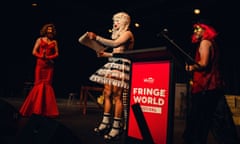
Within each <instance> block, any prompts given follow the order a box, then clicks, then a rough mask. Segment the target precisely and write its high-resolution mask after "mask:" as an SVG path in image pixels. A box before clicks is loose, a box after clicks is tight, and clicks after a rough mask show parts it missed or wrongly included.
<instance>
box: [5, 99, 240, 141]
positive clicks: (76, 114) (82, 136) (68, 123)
mask: <svg viewBox="0 0 240 144" xmlns="http://www.w3.org/2000/svg"><path fill="white" fill-rule="evenodd" d="M0 100H1V101H4V102H7V103H8V104H9V105H10V106H13V107H14V108H15V109H16V110H18V109H19V107H20V106H21V104H22V102H23V98H12V97H11V98H0ZM57 103H58V107H59V111H60V117H59V118H57V119H51V120H49V121H48V119H45V118H41V117H30V118H20V119H19V120H18V123H17V130H16V131H17V132H16V133H17V134H16V135H15V132H13V133H12V134H9V135H7V136H2V137H3V138H1V140H2V141H3V142H1V140H0V143H1V144H15V143H17V141H18V142H19V141H27V142H25V144H27V143H29V140H27V137H31V135H32V134H31V132H30V131H31V130H30V129H31V127H29V125H34V123H35V125H37V123H41V124H38V125H40V127H41V126H45V125H48V128H45V129H43V130H42V133H43V134H38V136H35V143H38V142H36V141H37V140H36V139H41V141H49V140H50V139H51V141H62V143H64V142H66V143H68V144H71V143H72V144H104V143H105V142H104V140H103V137H101V136H96V135H94V134H93V132H92V131H93V128H94V127H95V126H96V123H97V122H98V121H99V120H100V119H101V114H102V108H99V107H98V105H96V104H95V103H93V102H88V108H87V113H86V115H84V114H83V111H82V108H81V105H80V103H79V101H76V100H74V101H72V103H69V101H68V99H57ZM1 117H2V116H1ZM34 120H37V122H36V121H35V122H33V121H34ZM46 120H47V122H46ZM43 121H44V122H43ZM30 122H31V124H30ZM184 124H185V123H184V119H180V118H174V129H173V137H172V138H173V144H182V143H183V141H182V138H181V136H182V133H183V129H184ZM3 125H4V124H3ZM52 125H54V126H52ZM51 127H52V129H51ZM56 127H57V128H56ZM53 129H54V130H55V131H54V130H53ZM239 131H240V127H239V126H238V132H239ZM35 135H36V134H35ZM50 135H52V136H50ZM53 135H54V136H53ZM62 137H65V139H64V141H63V140H62V139H63V138H62ZM125 137H126V135H125V133H123V135H122V136H121V138H120V140H119V141H115V142H114V144H126V141H125ZM19 139H20V140H19ZM53 139H55V140H53ZM56 139H59V140H56ZM73 139H74V140H73ZM39 141H40V140H39ZM35 143H34V144H35ZM209 144H216V142H215V141H214V139H213V138H212V136H211V135H210V136H209Z"/></svg>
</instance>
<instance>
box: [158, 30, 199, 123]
mask: <svg viewBox="0 0 240 144" xmlns="http://www.w3.org/2000/svg"><path fill="white" fill-rule="evenodd" d="M166 32H167V31H166V30H165V31H162V32H161V35H162V36H163V37H164V38H165V39H167V40H168V41H169V42H170V43H171V44H172V45H173V46H174V47H175V48H176V49H177V50H178V51H179V52H180V53H181V54H182V55H183V56H184V58H185V59H187V61H188V62H189V63H191V64H197V63H196V62H195V60H194V59H193V58H192V57H191V56H190V55H188V54H187V53H186V52H185V51H184V50H183V49H182V48H181V47H180V46H178V45H177V44H176V43H175V42H174V41H173V40H172V39H170V38H169V37H168V36H167V35H166ZM191 80H192V73H187V83H186V89H187V94H186V124H188V121H189V112H190V109H189V108H190V97H191V90H190V82H191Z"/></svg>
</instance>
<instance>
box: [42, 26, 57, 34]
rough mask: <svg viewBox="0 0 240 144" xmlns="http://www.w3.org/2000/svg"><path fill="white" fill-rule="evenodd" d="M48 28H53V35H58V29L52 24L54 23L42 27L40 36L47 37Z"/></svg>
mask: <svg viewBox="0 0 240 144" xmlns="http://www.w3.org/2000/svg"><path fill="white" fill-rule="evenodd" d="M48 27H52V29H53V35H54V36H55V35H56V28H55V25H54V24H52V23H49V24H45V25H43V27H42V28H41V30H40V35H41V36H45V35H46V33H47V28H48Z"/></svg>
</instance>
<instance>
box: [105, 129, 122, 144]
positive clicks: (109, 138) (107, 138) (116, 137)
mask: <svg viewBox="0 0 240 144" xmlns="http://www.w3.org/2000/svg"><path fill="white" fill-rule="evenodd" d="M112 129H116V130H118V133H117V134H116V135H114V136H112V135H110V133H108V134H105V135H104V141H105V142H106V143H110V142H112V141H117V140H119V139H120V137H121V135H122V133H123V128H122V127H118V128H116V127H112Z"/></svg>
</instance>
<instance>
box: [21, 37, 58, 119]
mask: <svg viewBox="0 0 240 144" xmlns="http://www.w3.org/2000/svg"><path fill="white" fill-rule="evenodd" d="M54 47H55V43H50V44H47V43H46V42H44V41H43V40H41V43H40V49H39V53H40V54H41V53H43V51H44V50H45V51H46V55H47V56H49V57H50V58H51V59H43V58H37V61H36V67H35V80H34V86H33V88H32V89H31V91H30V92H29V94H28V96H27V97H26V99H25V101H24V103H23V104H22V106H21V108H20V111H19V112H20V114H21V115H22V116H26V117H29V116H31V115H32V114H37V115H42V116H47V117H57V116H58V115H59V111H58V107H57V102H56V98H55V92H54V89H53V87H52V78H53V70H54V63H53V61H52V59H54V58H55V56H54Z"/></svg>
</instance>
